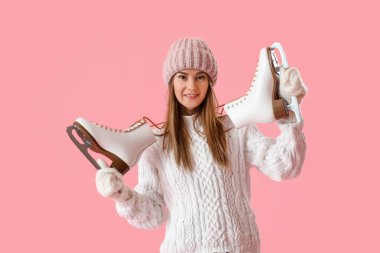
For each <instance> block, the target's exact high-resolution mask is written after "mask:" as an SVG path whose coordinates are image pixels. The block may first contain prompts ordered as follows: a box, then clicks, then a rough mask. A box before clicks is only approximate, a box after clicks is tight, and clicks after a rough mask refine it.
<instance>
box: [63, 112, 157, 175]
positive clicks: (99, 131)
mask: <svg viewBox="0 0 380 253" xmlns="http://www.w3.org/2000/svg"><path fill="white" fill-rule="evenodd" d="M73 130H75V131H76V133H77V134H78V136H79V137H80V138H81V139H82V141H83V144H82V143H80V142H79V141H78V140H77V139H76V137H75V136H74V135H73V133H72V132H73ZM66 131H67V133H68V135H69V136H70V138H71V140H72V141H73V142H74V144H75V145H76V146H77V147H78V148H79V150H80V151H81V152H82V153H83V154H84V155H85V156H86V157H87V159H88V160H89V161H90V162H91V163H92V164H93V165H94V166H95V167H96V168H97V169H101V168H100V166H99V165H98V164H97V162H96V161H95V159H94V158H93V157H92V156H91V155H90V154H89V153H88V148H90V149H91V150H92V151H94V152H96V153H99V154H102V155H104V156H106V157H108V158H109V159H111V160H112V164H111V167H114V168H115V169H117V170H118V171H119V172H120V173H121V174H123V175H124V174H125V173H127V172H128V171H129V168H130V167H132V166H133V165H135V164H136V162H137V161H138V159H139V158H140V156H141V154H142V153H143V151H144V150H145V149H146V148H147V147H149V146H150V145H151V144H153V143H154V142H155V141H156V137H155V136H154V133H153V131H152V129H151V128H150V126H149V125H148V124H147V122H146V120H145V118H142V119H141V120H139V121H137V122H136V123H134V124H133V125H132V126H130V127H129V128H128V129H126V130H121V129H112V128H109V127H107V126H103V125H100V124H98V123H93V122H90V121H88V120H86V119H84V118H82V117H79V118H77V119H76V120H75V121H74V124H73V125H72V126H69V127H67V129H66Z"/></svg>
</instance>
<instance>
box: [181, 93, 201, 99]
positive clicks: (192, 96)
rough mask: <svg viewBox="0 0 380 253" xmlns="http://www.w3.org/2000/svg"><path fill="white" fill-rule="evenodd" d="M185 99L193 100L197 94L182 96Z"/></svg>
mask: <svg viewBox="0 0 380 253" xmlns="http://www.w3.org/2000/svg"><path fill="white" fill-rule="evenodd" d="M184 96H185V97H187V98H189V99H194V98H196V97H197V96H198V94H187V95H184Z"/></svg>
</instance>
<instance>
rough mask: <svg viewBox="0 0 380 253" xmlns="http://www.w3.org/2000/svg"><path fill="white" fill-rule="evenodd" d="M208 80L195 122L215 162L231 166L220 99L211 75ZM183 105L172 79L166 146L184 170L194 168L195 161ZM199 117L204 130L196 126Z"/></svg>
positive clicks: (165, 133)
mask: <svg viewBox="0 0 380 253" xmlns="http://www.w3.org/2000/svg"><path fill="white" fill-rule="evenodd" d="M208 80H209V86H208V89H207V93H206V97H205V99H204V100H203V102H202V103H201V104H200V105H199V108H198V109H199V110H198V112H197V115H195V117H194V122H193V125H194V129H195V131H196V132H197V133H198V134H200V135H204V136H205V137H206V140H207V144H208V147H209V149H210V151H211V154H212V157H213V158H214V160H215V162H216V163H217V164H219V165H220V166H222V167H223V168H225V169H229V168H230V166H229V165H230V161H229V156H228V152H227V138H226V134H225V132H226V130H225V129H224V127H223V123H222V122H221V118H220V117H219V116H218V115H217V112H216V106H217V104H218V102H217V99H216V96H215V93H214V91H213V89H212V80H211V78H210V77H208ZM181 106H182V105H181V104H180V103H179V101H178V100H177V98H176V96H175V93H174V85H173V78H172V79H171V80H170V83H169V98H168V109H167V113H166V121H165V125H164V130H165V131H164V133H163V135H164V141H163V143H164V144H163V145H164V148H165V149H167V150H168V151H169V152H173V154H174V157H175V161H176V163H177V165H179V166H182V167H183V168H184V169H185V170H188V171H192V170H193V169H194V163H193V159H192V157H191V153H190V142H191V138H190V135H189V132H188V131H187V129H186V127H185V125H184V124H185V123H184V120H183V117H182V116H183V112H182V110H181ZM196 120H199V121H200V123H201V125H202V126H203V133H201V132H199V129H197V128H196V126H195V124H194V123H195V121H196ZM227 131H228V130H227Z"/></svg>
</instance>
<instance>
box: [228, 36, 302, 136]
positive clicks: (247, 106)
mask: <svg viewBox="0 0 380 253" xmlns="http://www.w3.org/2000/svg"><path fill="white" fill-rule="evenodd" d="M276 48H277V49H278V50H279V52H280V54H281V59H282V64H281V65H280V64H279V62H278V60H277V57H276V55H275V53H274V49H276ZM281 67H284V68H288V61H287V58H286V55H285V51H284V49H283V48H282V46H281V44H280V43H278V42H276V43H274V44H273V45H272V46H271V47H266V48H263V49H261V51H260V58H259V61H258V64H257V67H256V72H255V76H254V78H253V81H252V84H251V87H250V89H249V91H248V92H247V94H246V95H245V96H243V97H241V98H239V99H237V100H234V101H232V102H230V103H227V104H225V105H224V110H225V111H226V113H227V115H228V116H229V117H230V119H231V121H232V122H233V124H234V125H235V127H236V128H241V127H243V126H246V125H249V124H251V123H270V122H272V121H274V120H277V119H281V118H286V117H287V116H288V115H289V112H288V110H292V111H294V113H295V115H296V118H297V121H298V122H301V121H302V117H301V114H300V109H299V105H298V101H297V98H296V97H292V103H291V104H287V102H286V101H285V100H284V99H282V98H281V97H280V96H279V85H280V81H279V80H280V68H281Z"/></svg>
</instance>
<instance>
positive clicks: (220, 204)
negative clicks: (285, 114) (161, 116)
mask: <svg viewBox="0 0 380 253" xmlns="http://www.w3.org/2000/svg"><path fill="white" fill-rule="evenodd" d="M183 118H184V120H185V124H186V126H187V127H188V129H189V133H190V136H191V138H192V140H193V142H194V144H192V155H193V159H194V161H195V168H194V170H193V171H192V172H186V171H184V170H183V169H181V168H178V166H177V165H176V163H175V160H174V157H173V156H172V155H168V154H167V153H166V152H163V151H162V137H158V138H157V139H158V141H157V142H156V143H154V144H153V145H151V146H150V147H148V148H147V149H146V150H145V151H144V152H143V154H142V156H141V158H140V160H139V163H138V184H137V186H136V187H135V189H134V191H132V198H130V199H128V200H126V201H125V200H124V201H120V200H119V202H116V209H117V212H118V214H119V215H120V216H121V217H124V218H125V219H127V220H128V222H129V223H130V224H132V225H133V226H135V227H137V228H143V229H152V228H156V227H158V226H160V225H161V224H162V223H163V222H165V221H166V222H167V223H166V234H165V239H164V241H163V243H162V244H161V247H160V252H164V253H212V252H235V253H248V252H249V253H259V252H260V237H259V232H258V228H257V226H256V222H255V215H254V213H253V211H252V209H251V207H250V197H251V190H250V189H251V184H250V176H249V171H250V170H249V169H250V168H251V167H252V166H255V167H256V168H258V169H259V171H261V172H262V173H264V174H265V175H267V176H268V177H269V178H271V179H273V180H276V181H280V180H283V179H288V178H292V177H295V176H297V175H298V174H299V173H300V171H301V167H302V164H303V161H304V157H305V149H306V143H305V138H304V135H303V133H302V126H303V125H302V124H301V123H281V122H278V123H277V124H278V126H279V128H280V130H281V135H280V136H278V137H277V138H270V137H265V136H263V135H262V134H261V133H260V131H259V130H258V129H257V128H256V127H255V125H250V126H247V127H244V128H241V129H236V128H233V129H232V130H230V131H228V132H227V138H228V147H229V153H230V161H231V167H232V172H230V171H225V170H223V169H220V168H219V167H218V165H217V164H216V163H214V162H213V159H212V156H211V153H210V152H209V148H208V145H207V143H206V139H205V137H203V136H200V135H198V134H197V133H196V132H195V131H194V128H193V124H192V120H193V118H194V116H184V117H183ZM196 125H197V126H199V124H198V123H196ZM224 125H225V127H226V128H229V127H232V126H233V125H232V123H231V121H230V120H229V119H228V117H225V119H224ZM199 127H200V126H199ZM200 129H202V128H200ZM155 132H156V133H158V132H159V130H157V129H156V130H155Z"/></svg>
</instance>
